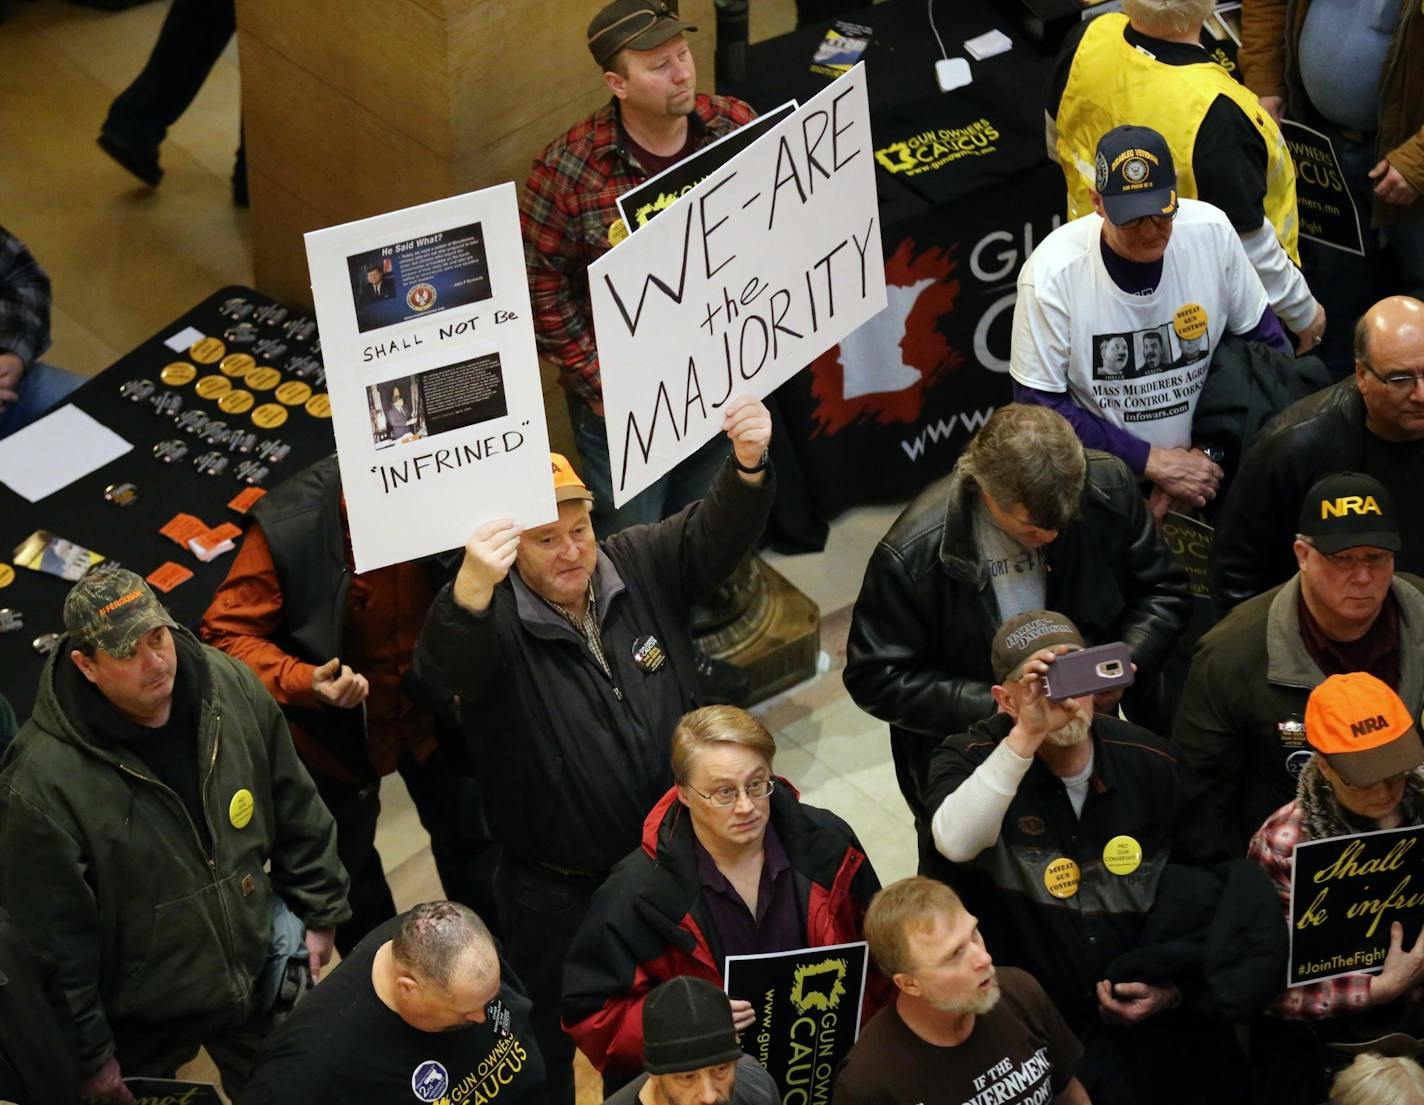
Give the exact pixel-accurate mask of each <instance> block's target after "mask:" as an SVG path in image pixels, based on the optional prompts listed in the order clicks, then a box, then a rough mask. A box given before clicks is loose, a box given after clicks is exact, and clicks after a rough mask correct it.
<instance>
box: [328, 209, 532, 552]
mask: <svg viewBox="0 0 1424 1105" xmlns="http://www.w3.org/2000/svg"><path fill="white" fill-rule="evenodd" d="M306 246H307V263H308V266H309V267H310V270H311V278H312V296H313V298H314V300H315V302H316V313H317V321H318V323H319V325H320V327H321V342H322V352H323V354H324V356H325V359H326V365H327V390H328V392H329V393H330V395H331V416H332V428H333V430H334V431H335V434H336V452H337V457H338V459H339V461H340V466H341V486H342V491H343V492H344V493H345V496H346V512H347V517H348V519H349V522H350V526H351V549H352V553H353V554H354V556H355V560H356V570H357V571H358V572H366V571H370V570H372V569H373V568H381V567H385V566H386V565H387V564H395V563H397V562H399V561H403V560H414V559H416V558H417V557H421V556H426V555H429V554H431V553H436V552H443V551H444V550H446V549H453V548H456V547H458V546H460V545H463V544H464V543H465V541H466V540H467V539H468V538H469V536H470V534H471V533H472V532H473V531H474V529H475V528H476V527H477V526H478V525H479V524H480V523H482V522H487V521H490V520H492V519H495V518H512V519H513V520H514V522H515V523H516V524H517V525H519V526H521V527H529V526H539V525H543V524H544V523H546V522H551V521H553V520H554V519H555V518H556V517H558V508H557V507H556V506H555V504H554V481H553V478H552V476H551V475H550V470H549V439H548V430H547V428H546V426H545V422H544V396H543V388H542V386H541V385H540V382H539V362H538V358H537V356H536V354H535V351H534V326H533V320H532V312H531V311H530V308H529V284H528V281H527V279H526V276H525V271H524V247H523V243H522V241H521V239H520V234H519V209H518V205H517V203H516V200H515V192H514V185H512V184H501V185H498V186H497V187H494V188H486V189H484V190H483V191H479V192H470V193H468V194H466V195H463V196H455V197H453V198H451V199H445V200H439V201H437V202H435V203H427V204H422V205H420V206H418V207H409V208H406V209H404V210H401V211H392V212H390V213H388V214H385V215H377V216H375V217H374V218H370V219H362V220H361V221H359V222H354V223H346V224H344V225H342V226H334V227H329V228H327V229H325V230H317V231H313V232H312V233H310V234H308V235H307V236H306Z"/></svg>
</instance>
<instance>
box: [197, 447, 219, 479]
mask: <svg viewBox="0 0 1424 1105" xmlns="http://www.w3.org/2000/svg"><path fill="white" fill-rule="evenodd" d="M193 467H194V468H196V469H197V470H198V471H199V472H201V473H202V474H203V475H205V476H221V475H222V474H223V473H224V472H225V471H227V454H226V453H219V452H218V451H217V450H216V449H214V450H212V451H211V452H207V453H204V454H203V455H202V456H200V457H198V458H197V460H195V461H193Z"/></svg>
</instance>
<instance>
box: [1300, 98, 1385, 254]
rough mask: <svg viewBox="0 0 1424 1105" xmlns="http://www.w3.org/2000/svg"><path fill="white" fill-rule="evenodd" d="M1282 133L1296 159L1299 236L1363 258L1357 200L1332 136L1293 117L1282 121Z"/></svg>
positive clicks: (1363, 248)
mask: <svg viewBox="0 0 1424 1105" xmlns="http://www.w3.org/2000/svg"><path fill="white" fill-rule="evenodd" d="M1281 133H1282V134H1284V135H1285V137H1286V146H1287V148H1288V149H1289V150H1290V152H1291V159H1292V160H1293V161H1294V162H1295V202H1296V209H1297V210H1298V211H1299V212H1300V236H1301V237H1302V238H1309V239H1310V240H1311V241H1312V242H1319V243H1320V244H1321V245H1323V246H1330V247H1331V248H1332V249H1342V250H1344V251H1345V252H1346V253H1353V254H1356V255H1357V256H1360V257H1363V256H1364V255H1365V246H1364V239H1363V237H1362V236H1361V234H1360V213H1359V212H1358V211H1356V210H1355V201H1354V199H1352V198H1351V196H1350V189H1349V188H1347V187H1346V186H1345V174H1344V172H1342V171H1341V169H1340V162H1339V161H1338V160H1337V159H1336V157H1335V148H1334V147H1333V146H1332V145H1331V144H1330V139H1329V138H1327V137H1326V136H1325V135H1323V134H1321V133H1320V132H1319V131H1318V130H1312V129H1311V128H1310V127H1307V126H1305V125H1304V124H1303V123H1296V122H1293V121H1291V120H1290V119H1285V120H1282V122H1281Z"/></svg>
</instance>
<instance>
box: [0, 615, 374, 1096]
mask: <svg viewBox="0 0 1424 1105" xmlns="http://www.w3.org/2000/svg"><path fill="white" fill-rule="evenodd" d="M177 632H178V633H179V634H181V635H182V636H183V637H184V638H185V639H186V642H187V643H186V644H185V647H184V648H183V649H182V655H184V657H185V658H187V657H190V656H191V657H199V658H201V662H202V665H203V669H202V670H200V671H199V673H198V677H199V678H198V686H199V689H200V698H201V705H200V707H199V711H198V719H199V720H198V727H197V729H198V731H197V733H196V740H197V741H198V765H199V770H200V772H201V773H202V776H203V777H202V801H203V809H204V816H205V819H206V820H207V823H208V829H209V831H210V833H211V836H212V852H211V853H208V852H207V851H206V850H205V848H204V845H203V842H202V838H201V837H200V835H199V833H198V831H197V829H196V827H195V826H194V824H193V821H192V818H191V817H189V815H188V813H187V811H186V809H185V808H184V805H183V803H182V801H181V800H180V799H179V797H178V795H177V793H176V792H174V791H173V790H171V789H170V788H168V787H167V786H165V785H164V784H163V783H161V782H159V781H158V780H157V779H156V778H155V777H154V776H153V774H152V772H150V771H149V770H148V769H147V768H146V767H144V766H143V765H142V764H141V763H140V762H138V761H136V760H135V758H134V757H133V756H132V755H129V754H128V752H127V749H126V748H125V747H124V746H123V745H114V746H112V748H101V747H99V746H98V745H96V744H94V743H92V742H91V741H90V740H89V739H87V738H86V736H85V735H84V733H85V729H84V727H83V723H82V722H80V723H76V720H75V719H77V718H78V717H79V716H80V715H79V711H78V706H77V704H76V703H74V702H72V701H71V702H68V703H66V702H64V701H61V699H62V698H64V697H65V696H66V692H65V691H64V690H62V689H57V687H58V688H63V687H65V686H68V685H71V684H70V681H69V680H68V678H67V677H66V678H65V679H62V680H56V678H55V675H56V668H57V665H60V664H70V663H72V661H71V660H70V658H69V652H70V645H69V643H68V641H67V640H62V641H60V643H59V647H58V648H57V649H56V650H55V652H54V653H53V654H52V655H51V657H50V660H49V662H48V663H47V664H46V665H45V668H44V672H43V674H42V675H41V677H40V689H39V696H38V701H37V702H36V704H35V711H34V715H33V716H32V717H31V718H30V720H29V721H28V722H27V723H26V724H25V725H24V726H23V727H22V728H21V730H20V732H19V735H18V736H17V737H16V738H15V741H14V743H13V744H12V745H11V746H10V748H9V749H8V750H7V751H6V754H5V757H4V759H3V761H0V903H3V905H4V907H5V908H6V909H8V910H9V912H10V914H11V916H12V917H13V918H14V920H15V922H16V923H17V924H18V925H19V926H20V927H21V928H22V929H23V930H24V931H25V933H26V935H27V936H29V938H30V940H31V942H32V943H34V944H35V945H36V946H38V947H41V948H43V949H44V950H45V951H47V952H48V953H49V954H50V955H51V957H52V958H53V959H54V960H55V961H56V962H57V963H59V965H60V979H59V981H60V986H61V988H62V989H63V991H64V993H65V996H66V997H67V998H68V1000H69V1004H70V1007H71V1009H72V1011H73V1014H74V1021H75V1026H76V1029H77V1035H78V1042H79V1065H80V1070H81V1073H83V1074H87V1073H90V1072H92V1071H94V1070H95V1069H97V1068H98V1067H99V1066H100V1065H101V1064H102V1063H104V1062H105V1061H106V1060H107V1059H108V1058H109V1056H110V1055H112V1054H113V1051H114V1040H113V1033H112V1032H111V1027H112V1026H113V1025H114V1024H115V1023H118V1022H124V1024H125V1026H126V1028H130V1027H131V1028H132V1029H133V1030H136V1031H143V1030H145V1028H146V1026H150V1025H151V1026H153V1030H154V1031H159V1032H161V1031H163V1027H162V1026H164V1025H169V1026H173V1025H175V1024H177V1023H179V1022H183V1023H186V1024H194V1023H201V1020H202V1018H205V1017H208V1016H213V1015H222V1014H224V1013H227V1014H231V1013H232V1012H233V1011H234V1010H237V1011H239V1012H241V1011H244V1010H245V1011H248V1012H251V1011H253V1009H254V1000H255V999H254V985H253V984H254V982H255V980H256V979H257V978H258V976H259V975H260V974H261V972H262V968H263V965H264V963H265V960H266V957H267V945H268V938H269V935H270V931H271V922H272V906H273V901H272V896H273V895H274V894H279V895H281V897H282V898H283V899H284V900H285V901H286V903H287V904H288V906H290V908H291V910H292V911H293V912H294V913H295V914H296V915H297V916H298V917H300V918H301V919H302V920H303V921H304V922H305V923H306V925H307V927H308V928H324V927H327V926H330V925H334V924H336V923H337V922H339V921H343V920H345V919H346V918H347V917H349V916H350V910H349V909H348V907H347V905H346V890H347V880H346V873H345V872H344V871H343V870H342V867H341V864H340V863H339V862H338V860H337V858H336V825H335V823H334V822H333V821H332V819H331V815H330V814H329V813H328V812H327V809H326V806H325V805H324V804H323V803H322V801H321V799H320V798H319V797H318V795H317V792H316V788H315V786H313V784H312V781H311V777H310V776H309V775H308V774H307V771H306V768H305V767H303V766H302V764H301V761H300V760H298V759H297V755H296V752H295V751H294V749H293V747H292V738H291V735H290V734H289V733H288V731H287V724H286V722H285V720H284V719H283V717H282V712H281V710H280V709H278V707H277V704H276V703H275V702H274V701H273V700H272V696H271V695H269V694H268V693H267V691H266V690H265V689H264V688H263V686H262V684H261V683H259V682H258V681H257V677H256V676H255V675H253V674H252V672H251V671H250V670H249V669H248V668H247V667H246V666H245V665H243V664H242V663H240V662H238V661H236V660H234V659H232V658H231V657H229V656H226V655H224V654H223V653H221V652H219V651H217V650H216V649H213V648H208V647H206V646H204V645H200V644H198V642H197V641H196V640H195V639H194V638H193V636H192V634H190V633H188V632H187V631H186V630H179V631H177ZM69 694H70V695H72V694H73V692H72V691H70V692H69ZM247 795H250V798H251V801H250V803H249V802H247V801H246V800H245V796H247ZM249 805H250V809H251V814H250V817H248V816H244V813H243V810H244V808H245V807H247V806H249ZM269 862H270V870H264V868H265V867H266V865H267V864H268V863H269Z"/></svg>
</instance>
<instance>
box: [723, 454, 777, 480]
mask: <svg viewBox="0 0 1424 1105" xmlns="http://www.w3.org/2000/svg"><path fill="white" fill-rule="evenodd" d="M770 458H771V452H770V450H767V449H763V450H762V451H761V460H759V461H757V462H756V467H755V468H748V467H747V466H746V465H745V464H743V463H742V462H741V461H739V460H738V459H737V454H736V453H733V454H732V463H733V464H734V465H736V467H737V471H738V472H745V473H746V474H747V475H748V476H755V475H756V474H757V473H758V472H765V471H766V466H767V462H768V461H769V460H770Z"/></svg>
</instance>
